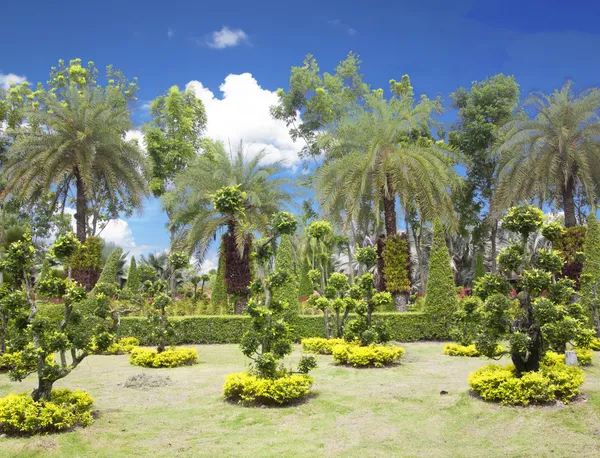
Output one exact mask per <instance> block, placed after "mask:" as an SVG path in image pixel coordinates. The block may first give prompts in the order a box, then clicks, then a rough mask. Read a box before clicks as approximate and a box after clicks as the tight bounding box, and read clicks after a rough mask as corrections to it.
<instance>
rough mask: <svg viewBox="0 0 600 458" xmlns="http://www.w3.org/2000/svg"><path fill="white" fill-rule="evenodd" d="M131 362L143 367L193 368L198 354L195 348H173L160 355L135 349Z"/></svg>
mask: <svg viewBox="0 0 600 458" xmlns="http://www.w3.org/2000/svg"><path fill="white" fill-rule="evenodd" d="M129 362H130V363H131V364H133V365H134V366H142V367H154V368H156V367H179V366H191V365H192V364H196V363H197V362H198V353H197V352H196V349H195V348H185V347H178V348H177V347H173V348H167V349H166V350H164V351H162V352H160V353H158V352H157V351H156V350H152V349H149V348H140V347H137V348H133V349H132V350H131V353H130V355H129Z"/></svg>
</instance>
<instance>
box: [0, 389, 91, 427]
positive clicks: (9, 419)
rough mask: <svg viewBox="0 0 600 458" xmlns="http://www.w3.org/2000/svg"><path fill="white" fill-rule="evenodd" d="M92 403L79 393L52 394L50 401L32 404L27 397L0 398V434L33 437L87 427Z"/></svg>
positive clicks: (58, 391)
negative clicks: (0, 432)
mask: <svg viewBox="0 0 600 458" xmlns="http://www.w3.org/2000/svg"><path fill="white" fill-rule="evenodd" d="M93 403H94V399H93V398H92V397H91V396H90V395H89V394H88V393H86V392H83V391H70V390H67V389H61V390H53V391H52V398H51V400H50V401H47V402H46V401H34V400H33V399H32V398H31V396H29V395H28V394H9V395H8V396H6V397H4V398H0V431H2V432H3V433H5V434H8V435H33V434H46V433H53V432H59V431H65V430H68V429H71V428H74V427H76V426H83V427H85V426H88V425H90V424H91V423H92V422H93V421H94V419H93V417H92V414H91V409H92V404H93Z"/></svg>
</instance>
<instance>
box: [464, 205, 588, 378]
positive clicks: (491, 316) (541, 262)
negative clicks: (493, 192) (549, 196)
mask: <svg viewBox="0 0 600 458" xmlns="http://www.w3.org/2000/svg"><path fill="white" fill-rule="evenodd" d="M542 223H543V213H542V212H541V211H540V210H539V209H537V208H535V207H532V206H529V205H522V206H521V207H514V208H511V209H509V211H508V212H507V214H506V216H505V217H504V219H503V227H504V228H505V229H509V230H510V231H512V232H515V233H516V234H517V235H518V236H519V238H520V242H521V249H520V250H517V249H516V247H515V245H513V246H512V247H509V250H510V252H511V253H510V255H509V254H507V253H505V254H504V255H503V254H502V253H501V254H500V255H499V256H498V263H499V264H500V269H501V271H502V272H503V274H486V275H485V276H483V277H482V278H481V279H480V280H478V281H476V283H475V287H474V290H473V291H474V293H475V294H476V295H477V296H479V297H481V299H483V300H484V303H483V306H482V307H481V316H482V320H481V331H480V333H479V335H478V336H477V338H476V346H477V349H478V350H479V352H480V353H482V354H484V355H486V356H488V357H494V356H496V355H497V346H498V344H499V342H500V341H501V340H503V339H508V341H509V351H508V353H509V354H510V356H511V359H512V361H513V364H514V365H515V368H516V372H517V375H518V376H521V375H522V374H523V373H525V372H530V371H538V370H539V368H540V360H541V358H542V357H543V355H544V354H545V352H546V350H549V349H550V350H554V351H558V352H563V353H564V351H565V350H566V348H567V345H568V344H569V343H571V344H575V345H577V346H584V347H585V346H587V345H588V344H589V341H591V338H592V331H591V330H589V329H586V317H585V314H584V312H583V308H582V307H581V305H579V304H578V303H576V301H575V300H574V298H575V297H576V296H575V291H574V289H573V282H572V281H571V280H569V279H567V278H562V279H559V280H557V279H556V273H557V272H558V271H560V268H561V267H562V263H563V261H562V260H561V258H560V256H559V255H558V254H557V253H556V252H554V251H552V250H547V251H543V250H536V251H533V252H528V251H527V247H528V244H527V242H528V238H529V236H530V235H531V234H532V233H534V232H535V231H536V230H537V229H539V228H540V227H541V226H542ZM518 260H520V261H521V262H520V264H518ZM507 264H509V265H507ZM510 272H514V273H516V274H517V275H518V276H519V279H518V280H517V282H516V292H517V294H516V297H514V298H513V297H512V296H509V295H508V294H507V290H508V289H509V287H508V282H507V279H506V278H503V275H504V276H508V275H511V274H510ZM508 278H510V277H508Z"/></svg>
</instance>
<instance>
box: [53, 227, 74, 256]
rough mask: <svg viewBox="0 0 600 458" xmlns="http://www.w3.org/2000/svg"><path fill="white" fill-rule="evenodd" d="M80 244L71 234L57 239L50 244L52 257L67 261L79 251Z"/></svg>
mask: <svg viewBox="0 0 600 458" xmlns="http://www.w3.org/2000/svg"><path fill="white" fill-rule="evenodd" d="M80 246H81V243H80V242H79V240H77V237H75V234H73V233H72V232H69V233H67V234H66V235H63V236H61V237H58V238H57V239H56V241H55V242H54V243H53V244H52V255H53V256H54V257H56V258H58V259H69V258H70V257H71V256H73V255H74V254H75V252H76V251H77V250H78V249H79V247H80Z"/></svg>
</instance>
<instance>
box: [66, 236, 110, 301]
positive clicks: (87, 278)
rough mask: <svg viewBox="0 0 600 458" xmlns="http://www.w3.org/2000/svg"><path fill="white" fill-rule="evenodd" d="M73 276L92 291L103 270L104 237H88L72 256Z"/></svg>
mask: <svg viewBox="0 0 600 458" xmlns="http://www.w3.org/2000/svg"><path fill="white" fill-rule="evenodd" d="M70 266H71V276H72V278H73V280H75V281H77V282H79V283H81V284H82V285H83V287H84V288H85V289H86V290H87V291H90V290H91V289H92V288H93V287H94V286H95V285H96V283H97V282H98V279H99V278H100V273H101V272H102V239H101V238H100V237H88V238H87V239H86V241H85V243H83V244H82V245H81V246H80V247H79V249H78V250H77V251H76V252H75V254H74V255H73V256H72V257H71V261H70Z"/></svg>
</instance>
